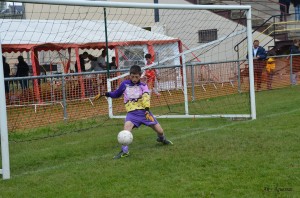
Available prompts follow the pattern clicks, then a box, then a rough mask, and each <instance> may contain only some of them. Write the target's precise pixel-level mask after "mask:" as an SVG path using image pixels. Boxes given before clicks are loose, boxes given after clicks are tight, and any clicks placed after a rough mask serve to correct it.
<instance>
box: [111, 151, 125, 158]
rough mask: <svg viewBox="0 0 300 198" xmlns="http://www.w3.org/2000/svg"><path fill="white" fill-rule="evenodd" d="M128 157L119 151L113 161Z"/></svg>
mask: <svg viewBox="0 0 300 198" xmlns="http://www.w3.org/2000/svg"><path fill="white" fill-rule="evenodd" d="M128 156H129V152H128V153H124V152H123V151H120V152H119V153H118V154H117V155H116V156H114V158H113V159H120V158H124V157H128Z"/></svg>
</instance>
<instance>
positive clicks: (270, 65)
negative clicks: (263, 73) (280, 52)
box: [266, 57, 275, 89]
mask: <svg viewBox="0 0 300 198" xmlns="http://www.w3.org/2000/svg"><path fill="white" fill-rule="evenodd" d="M266 70H267V88H268V89H272V80H273V75H274V72H275V58H274V57H270V58H268V60H267V65H266Z"/></svg>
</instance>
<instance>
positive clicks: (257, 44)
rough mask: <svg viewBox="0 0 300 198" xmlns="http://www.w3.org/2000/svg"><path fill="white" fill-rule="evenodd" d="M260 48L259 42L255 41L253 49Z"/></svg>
mask: <svg viewBox="0 0 300 198" xmlns="http://www.w3.org/2000/svg"><path fill="white" fill-rule="evenodd" d="M258 46H259V40H254V42H253V47H254V48H255V49H256V48H258Z"/></svg>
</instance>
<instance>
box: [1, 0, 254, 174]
mask: <svg viewBox="0 0 300 198" xmlns="http://www.w3.org/2000/svg"><path fill="white" fill-rule="evenodd" d="M0 1H3V0H0ZM15 2H20V3H36V4H50V5H72V6H74V5H78V6H87V7H114V8H145V9H146V8H147V9H155V8H156V9H186V10H224V9H225V10H226V9H227V10H245V11H246V18H247V32H246V34H247V37H248V46H247V51H248V55H249V79H250V105H251V112H250V114H249V115H246V114H245V115H244V114H243V115H221V114H220V115H208V116H205V115H190V114H189V112H188V98H187V97H188V96H187V76H186V65H185V61H184V60H185V54H186V53H189V52H192V51H193V50H196V49H191V50H188V51H186V52H184V53H181V54H179V55H177V57H179V56H181V58H182V60H183V65H182V68H183V86H184V100H185V115H173V116H170V115H169V116H160V118H206V117H244V118H251V119H256V105H255V91H254V72H253V55H252V23H251V6H248V5H186V4H152V3H121V2H105V1H88V0H68V1H66V0H17V1H15ZM1 47H2V44H1V38H0V55H2V50H1V49H2V48H1ZM171 58H174V57H171ZM0 60H1V61H0V67H2V68H3V63H2V56H1V58H0ZM156 64H157V63H156ZM156 64H154V65H153V66H155V65H156ZM126 75H128V73H127V74H124V76H126ZM113 80H114V78H113V79H108V83H107V87H108V90H111V85H110V82H111V81H113ZM0 98H1V100H0V109H2V111H1V114H0V130H1V131H0V132H1V157H2V169H1V170H0V173H1V174H2V177H3V179H10V165H9V145H8V126H7V115H6V111H3V109H6V101H5V89H4V74H3V70H2V69H0ZM108 102H109V116H110V117H111V118H123V116H114V115H113V113H112V100H111V99H109V100H108Z"/></svg>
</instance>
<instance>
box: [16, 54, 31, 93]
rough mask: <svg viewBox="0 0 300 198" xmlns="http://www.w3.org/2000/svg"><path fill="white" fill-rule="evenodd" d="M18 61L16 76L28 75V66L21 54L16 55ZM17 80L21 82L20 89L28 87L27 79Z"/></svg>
mask: <svg viewBox="0 0 300 198" xmlns="http://www.w3.org/2000/svg"><path fill="white" fill-rule="evenodd" d="M18 61H19V63H18V64H17V73H16V77H25V76H28V72H29V66H28V64H27V63H26V62H25V61H24V57H23V56H18ZM19 82H20V84H21V88H22V89H27V88H28V80H20V81H19Z"/></svg>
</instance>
